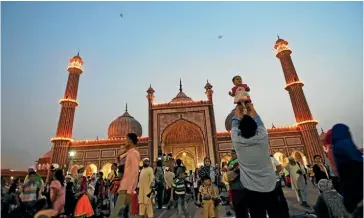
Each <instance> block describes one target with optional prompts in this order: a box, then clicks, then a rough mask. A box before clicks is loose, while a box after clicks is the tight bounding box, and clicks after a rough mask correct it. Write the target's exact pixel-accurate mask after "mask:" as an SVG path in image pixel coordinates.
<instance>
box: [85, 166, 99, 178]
mask: <svg viewBox="0 0 364 218" xmlns="http://www.w3.org/2000/svg"><path fill="white" fill-rule="evenodd" d="M96 172H97V166H96V165H95V164H89V165H87V167H86V169H85V174H84V175H85V176H86V177H87V176H92V175H93V174H94V173H96Z"/></svg>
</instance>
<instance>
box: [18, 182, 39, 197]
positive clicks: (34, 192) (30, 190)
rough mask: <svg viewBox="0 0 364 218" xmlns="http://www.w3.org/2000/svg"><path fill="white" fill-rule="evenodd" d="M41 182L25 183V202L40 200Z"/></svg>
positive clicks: (23, 195) (23, 194)
mask: <svg viewBox="0 0 364 218" xmlns="http://www.w3.org/2000/svg"><path fill="white" fill-rule="evenodd" d="M38 191H39V184H38V183H33V182H27V183H25V184H24V185H23V193H22V195H21V200H22V201H23V202H32V201H36V200H38Z"/></svg>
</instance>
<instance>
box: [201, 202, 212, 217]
mask: <svg viewBox="0 0 364 218" xmlns="http://www.w3.org/2000/svg"><path fill="white" fill-rule="evenodd" d="M202 207H203V217H204V218H209V209H210V208H209V207H210V205H209V203H208V201H207V200H203V201H202Z"/></svg>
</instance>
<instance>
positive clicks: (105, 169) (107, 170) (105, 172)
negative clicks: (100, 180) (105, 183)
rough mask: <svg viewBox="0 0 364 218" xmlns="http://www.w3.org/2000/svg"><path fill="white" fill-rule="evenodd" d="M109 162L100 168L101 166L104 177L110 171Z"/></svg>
mask: <svg viewBox="0 0 364 218" xmlns="http://www.w3.org/2000/svg"><path fill="white" fill-rule="evenodd" d="M111 166H112V164H111V163H106V164H105V165H104V166H103V167H102V168H101V172H102V173H104V176H103V177H104V178H106V177H107V176H108V175H109V173H110V172H111Z"/></svg>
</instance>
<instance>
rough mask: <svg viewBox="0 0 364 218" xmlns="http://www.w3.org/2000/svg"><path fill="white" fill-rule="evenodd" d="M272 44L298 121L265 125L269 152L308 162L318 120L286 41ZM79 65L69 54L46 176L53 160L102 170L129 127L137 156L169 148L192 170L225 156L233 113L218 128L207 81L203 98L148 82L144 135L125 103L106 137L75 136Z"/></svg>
mask: <svg viewBox="0 0 364 218" xmlns="http://www.w3.org/2000/svg"><path fill="white" fill-rule="evenodd" d="M274 49H275V51H276V57H277V58H278V59H279V61H280V63H281V66H282V70H283V74H284V77H285V80H286V87H285V89H286V90H287V91H288V94H289V96H290V99H291V102H292V107H293V111H294V115H295V118H296V123H295V124H294V125H292V126H289V127H275V126H272V128H270V129H268V133H269V145H270V152H271V153H272V154H274V156H275V157H276V158H277V160H279V161H280V162H281V163H282V164H283V165H285V163H286V162H287V157H288V156H293V157H294V158H295V159H296V160H298V161H300V162H301V163H303V164H305V165H306V164H307V163H309V162H312V157H313V155H314V154H321V155H324V150H323V146H322V142H321V141H320V136H319V134H318V131H317V129H316V125H317V124H318V122H317V121H316V120H314V119H313V116H312V114H311V111H310V108H309V105H308V103H307V100H306V98H305V95H304V92H303V89H302V87H303V85H304V84H303V82H301V81H300V80H299V77H298V75H297V73H296V70H295V67H294V65H293V62H292V59H291V53H292V51H291V50H290V49H289V47H288V42H287V41H285V40H283V39H281V38H279V37H278V40H277V41H276V42H275V45H274ZM83 64H84V62H83V60H82V58H81V57H80V56H79V54H77V55H76V56H74V57H72V58H71V59H70V63H69V66H68V72H69V76H68V82H67V86H66V90H65V94H64V97H63V98H62V99H61V100H60V104H61V107H62V109H61V113H60V117H59V122H58V126H57V132H56V136H55V137H54V138H52V139H51V142H52V143H53V147H52V150H51V151H49V152H47V153H46V154H45V155H43V156H42V157H41V158H39V160H38V161H37V168H38V169H37V170H38V172H39V173H40V174H42V175H46V174H47V171H48V169H49V167H50V164H51V163H57V164H58V165H59V166H60V167H61V168H63V169H67V170H69V172H71V173H72V174H74V173H76V172H77V169H78V167H79V166H80V165H82V166H85V167H86V174H87V175H91V174H92V173H95V172H97V171H99V170H101V171H103V172H104V174H106V173H108V171H109V170H110V167H111V164H112V163H113V162H115V160H116V158H117V156H118V155H120V153H119V150H120V148H121V147H122V146H123V145H124V143H125V136H126V134H127V133H131V132H133V133H135V134H137V135H138V136H139V137H140V138H139V144H138V147H137V149H138V150H139V152H140V155H141V158H144V157H148V158H150V159H151V160H153V161H156V160H157V158H158V157H159V156H160V155H161V153H170V152H171V153H172V154H173V156H174V158H180V159H182V160H183V163H184V164H185V165H186V167H187V168H188V169H193V170H194V169H195V168H197V167H199V166H200V165H201V164H202V162H203V158H204V157H206V156H207V157H210V158H211V160H212V162H213V163H220V162H222V161H228V160H229V158H230V151H231V149H232V144H231V137H230V130H231V117H232V114H229V115H228V116H227V118H226V120H225V127H226V132H217V131H216V122H215V115H214V98H213V93H214V91H213V86H212V85H211V84H210V83H209V82H207V83H206V84H205V86H204V88H205V94H206V99H202V100H192V98H190V97H189V96H187V95H186V94H185V93H184V91H183V89H182V84H181V82H180V89H179V92H178V93H177V95H176V97H174V98H173V99H172V100H171V101H170V102H168V103H157V102H155V96H154V92H155V91H154V89H153V88H152V86H150V87H149V88H148V89H147V90H146V93H147V95H146V97H147V101H148V110H147V111H148V115H149V122H148V131H147V132H145V131H144V135H147V136H143V131H142V126H141V125H140V123H139V122H138V121H137V119H135V118H134V117H133V116H132V115H131V114H132V113H131V112H129V111H128V110H127V108H126V110H125V113H124V114H122V115H121V116H120V117H118V118H116V119H115V120H114V121H112V122H111V123H110V125H109V127H108V138H107V139H90V140H77V139H73V137H72V129H73V121H74V116H75V111H76V108H77V106H78V102H77V91H78V84H79V79H80V76H81V74H82V73H83V70H82V66H83ZM323 134H324V133H323ZM321 137H323V135H322V136H321Z"/></svg>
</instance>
